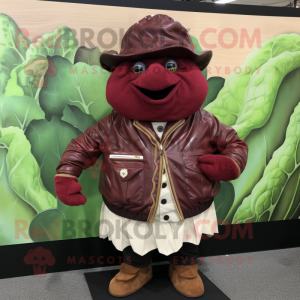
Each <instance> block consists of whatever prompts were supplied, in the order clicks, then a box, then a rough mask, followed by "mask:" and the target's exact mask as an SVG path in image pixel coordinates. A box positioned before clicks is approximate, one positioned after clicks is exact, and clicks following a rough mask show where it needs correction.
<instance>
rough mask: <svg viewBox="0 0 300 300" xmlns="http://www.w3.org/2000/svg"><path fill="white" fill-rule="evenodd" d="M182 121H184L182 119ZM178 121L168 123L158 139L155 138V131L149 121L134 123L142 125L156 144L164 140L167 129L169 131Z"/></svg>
mask: <svg viewBox="0 0 300 300" xmlns="http://www.w3.org/2000/svg"><path fill="white" fill-rule="evenodd" d="M182 120H184V119H182ZM179 121H180V120H177V121H169V122H168V123H167V124H166V127H165V129H164V132H163V135H162V137H161V140H160V138H159V137H158V136H157V134H156V132H155V130H154V129H153V126H152V123H151V121H135V122H137V123H139V124H140V125H142V126H143V127H145V128H146V129H147V130H148V131H150V133H151V134H152V136H153V137H155V139H156V140H157V141H158V143H161V141H162V140H163V139H164V137H165V135H166V134H167V132H168V131H169V129H171V128H172V127H173V126H174V125H175V124H176V123H178V122H179Z"/></svg>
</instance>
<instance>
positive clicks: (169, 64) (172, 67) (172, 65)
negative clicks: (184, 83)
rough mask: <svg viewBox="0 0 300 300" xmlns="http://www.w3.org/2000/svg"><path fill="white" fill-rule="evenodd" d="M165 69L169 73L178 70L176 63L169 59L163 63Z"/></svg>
mask: <svg viewBox="0 0 300 300" xmlns="http://www.w3.org/2000/svg"><path fill="white" fill-rule="evenodd" d="M165 68H166V69H168V70H169V71H171V72H175V71H176V70H177V69H178V65H177V62H176V61H175V60H173V59H169V60H167V61H166V62H165Z"/></svg>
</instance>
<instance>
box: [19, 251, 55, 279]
mask: <svg viewBox="0 0 300 300" xmlns="http://www.w3.org/2000/svg"><path fill="white" fill-rule="evenodd" d="M24 262H25V264H26V265H32V266H33V272H34V276H36V277H45V274H46V267H47V266H53V265H54V264H55V258H54V257H53V256H52V252H51V251H50V250H47V249H44V248H43V247H37V248H36V249H35V250H33V249H31V250H29V251H28V253H27V255H26V256H25V257H24Z"/></svg>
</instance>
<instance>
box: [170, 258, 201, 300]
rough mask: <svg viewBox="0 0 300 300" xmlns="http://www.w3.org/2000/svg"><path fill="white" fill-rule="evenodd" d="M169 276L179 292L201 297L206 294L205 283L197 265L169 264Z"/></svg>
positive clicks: (192, 296)
mask: <svg viewBox="0 0 300 300" xmlns="http://www.w3.org/2000/svg"><path fill="white" fill-rule="evenodd" d="M169 277H170V279H171V281H172V283H173V286H174V288H175V290H176V291H177V292H179V293H180V294H182V295H183V296H186V297H189V298H196V297H200V296H202V295H203V294H204V285H203V282H202V279H201V277H200V275H199V273H198V264H196V265H173V264H171V263H170V266H169Z"/></svg>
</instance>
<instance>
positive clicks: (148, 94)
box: [135, 84, 176, 100]
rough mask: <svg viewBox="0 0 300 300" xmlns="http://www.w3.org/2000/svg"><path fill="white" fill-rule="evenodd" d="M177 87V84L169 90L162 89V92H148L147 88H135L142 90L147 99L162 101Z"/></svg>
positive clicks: (168, 88) (169, 87)
mask: <svg viewBox="0 0 300 300" xmlns="http://www.w3.org/2000/svg"><path fill="white" fill-rule="evenodd" d="M175 86H176V84H173V85H171V86H168V87H167V88H165V89H162V90H160V91H152V90H148V89H145V88H141V87H139V86H135V87H136V88H137V89H138V90H140V91H141V92H142V93H143V94H144V95H145V96H146V97H148V98H150V99H152V100H162V99H164V98H166V97H167V96H168V95H169V94H170V93H171V91H172V90H173V89H174V87H175Z"/></svg>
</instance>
